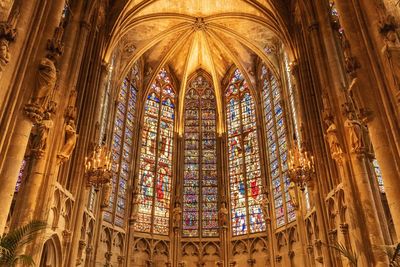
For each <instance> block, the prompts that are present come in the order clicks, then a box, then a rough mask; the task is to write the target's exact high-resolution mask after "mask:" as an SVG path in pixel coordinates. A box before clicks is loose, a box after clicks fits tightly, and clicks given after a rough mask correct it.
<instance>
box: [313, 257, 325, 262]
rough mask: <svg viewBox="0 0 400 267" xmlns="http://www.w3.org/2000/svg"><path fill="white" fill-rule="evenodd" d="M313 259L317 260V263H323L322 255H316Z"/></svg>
mask: <svg viewBox="0 0 400 267" xmlns="http://www.w3.org/2000/svg"><path fill="white" fill-rule="evenodd" d="M315 261H317V262H319V263H324V257H322V256H318V257H316V258H315Z"/></svg>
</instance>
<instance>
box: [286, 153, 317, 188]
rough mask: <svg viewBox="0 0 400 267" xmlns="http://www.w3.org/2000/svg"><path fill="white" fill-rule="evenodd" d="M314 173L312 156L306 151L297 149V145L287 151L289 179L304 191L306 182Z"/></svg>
mask: <svg viewBox="0 0 400 267" xmlns="http://www.w3.org/2000/svg"><path fill="white" fill-rule="evenodd" d="M314 174H315V168H314V157H313V156H311V155H310V154H309V153H308V152H307V151H299V149H298V148H297V146H295V148H294V149H293V150H291V151H289V177H290V180H291V181H292V182H294V183H296V184H297V186H299V187H300V190H301V191H304V189H305V187H306V185H307V183H308V182H309V181H310V180H311V179H312V178H313V176H314Z"/></svg>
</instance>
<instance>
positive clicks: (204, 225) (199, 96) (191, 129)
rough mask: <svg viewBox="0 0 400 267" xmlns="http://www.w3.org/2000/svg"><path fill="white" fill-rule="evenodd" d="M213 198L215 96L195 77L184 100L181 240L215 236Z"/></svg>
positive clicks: (206, 83) (215, 185)
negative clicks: (182, 238) (182, 237)
mask: <svg viewBox="0 0 400 267" xmlns="http://www.w3.org/2000/svg"><path fill="white" fill-rule="evenodd" d="M217 196H218V180H217V151H216V104H215V96H214V92H213V87H212V86H211V82H210V81H208V80H207V79H206V78H204V76H202V75H198V76H197V77H195V78H194V79H193V80H192V81H191V82H190V83H189V88H188V90H187V93H186V96H185V167H184V180H183V223H182V225H183V236H184V237H198V236H200V235H201V236H203V237H215V236H218V197H217ZM199 218H201V219H199ZM200 232H201V233H200Z"/></svg>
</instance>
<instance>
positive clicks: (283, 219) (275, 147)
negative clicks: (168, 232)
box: [261, 66, 296, 227]
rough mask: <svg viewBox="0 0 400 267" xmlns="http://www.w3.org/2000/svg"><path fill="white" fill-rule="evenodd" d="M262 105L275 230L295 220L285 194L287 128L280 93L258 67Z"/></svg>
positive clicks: (271, 77) (267, 74) (275, 84)
mask: <svg viewBox="0 0 400 267" xmlns="http://www.w3.org/2000/svg"><path fill="white" fill-rule="evenodd" d="M261 80H262V84H263V89H262V101H263V105H264V116H265V123H266V137H267V143H266V145H267V151H268V157H267V158H268V163H269V170H270V176H271V179H272V191H273V198H274V200H273V206H274V210H275V218H276V226H277V227H280V226H283V225H284V224H285V223H287V222H292V221H294V220H295V219H296V214H295V210H294V207H293V206H292V205H291V202H290V196H289V193H288V188H289V183H290V180H289V176H288V163H287V156H288V148H287V142H288V140H287V130H286V129H287V126H286V121H285V116H284V112H283V106H282V95H281V94H282V92H281V89H280V87H279V84H278V81H277V80H276V78H275V76H274V75H273V74H272V72H271V71H270V70H269V69H267V68H266V67H265V66H263V67H262V77H261Z"/></svg>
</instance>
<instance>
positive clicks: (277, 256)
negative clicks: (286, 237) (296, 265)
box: [275, 255, 282, 263]
mask: <svg viewBox="0 0 400 267" xmlns="http://www.w3.org/2000/svg"><path fill="white" fill-rule="evenodd" d="M275 261H276V262H278V263H279V262H281V261H282V256H281V255H276V256H275Z"/></svg>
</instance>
